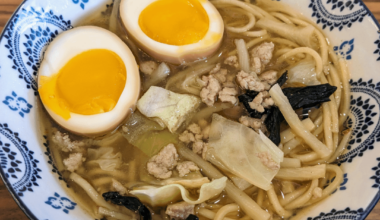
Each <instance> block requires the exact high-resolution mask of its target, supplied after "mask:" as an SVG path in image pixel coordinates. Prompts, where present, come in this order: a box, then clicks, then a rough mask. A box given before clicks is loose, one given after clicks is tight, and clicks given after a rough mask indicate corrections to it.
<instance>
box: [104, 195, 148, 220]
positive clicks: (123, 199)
mask: <svg viewBox="0 0 380 220" xmlns="http://www.w3.org/2000/svg"><path fill="white" fill-rule="evenodd" d="M103 198H104V199H105V200H106V201H111V202H112V203H113V204H115V205H119V206H124V207H126V208H127V209H129V210H132V211H134V212H135V211H137V212H138V213H139V214H140V219H141V220H151V219H152V215H151V214H150V211H149V209H148V208H147V207H146V206H145V205H144V204H142V202H140V200H139V199H138V198H135V197H131V196H122V195H120V194H119V193H118V192H107V193H103Z"/></svg>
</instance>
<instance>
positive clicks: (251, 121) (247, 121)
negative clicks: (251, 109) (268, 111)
mask: <svg viewBox="0 0 380 220" xmlns="http://www.w3.org/2000/svg"><path fill="white" fill-rule="evenodd" d="M239 122H240V123H241V124H243V125H245V126H247V127H250V128H253V130H255V131H256V132H258V131H259V130H260V128H261V126H262V125H263V121H262V120H261V119H258V118H251V117H248V116H241V117H240V118H239Z"/></svg>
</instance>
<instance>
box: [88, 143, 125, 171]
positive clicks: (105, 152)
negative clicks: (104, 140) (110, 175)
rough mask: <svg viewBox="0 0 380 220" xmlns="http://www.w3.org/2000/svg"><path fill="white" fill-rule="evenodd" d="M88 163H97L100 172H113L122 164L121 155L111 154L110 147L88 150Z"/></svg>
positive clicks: (111, 149)
mask: <svg viewBox="0 0 380 220" xmlns="http://www.w3.org/2000/svg"><path fill="white" fill-rule="evenodd" d="M87 154H88V161H94V162H97V163H98V164H99V166H100V168H101V169H102V170H107V171H113V170H115V169H118V168H119V167H120V165H121V164H122V163H123V161H122V158H121V153H120V152H118V153H116V154H115V153H113V148H112V147H100V148H98V149H92V148H89V149H88V150H87Z"/></svg>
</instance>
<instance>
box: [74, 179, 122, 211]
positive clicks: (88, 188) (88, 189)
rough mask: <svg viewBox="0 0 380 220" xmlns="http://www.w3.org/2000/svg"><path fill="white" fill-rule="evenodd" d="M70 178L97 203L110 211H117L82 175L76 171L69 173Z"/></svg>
mask: <svg viewBox="0 0 380 220" xmlns="http://www.w3.org/2000/svg"><path fill="white" fill-rule="evenodd" d="M70 179H72V180H73V181H74V182H75V183H77V184H78V185H79V186H81V187H82V188H83V190H84V191H86V193H87V195H89V196H90V198H91V199H92V200H93V201H94V202H95V203H96V204H97V205H98V206H102V207H105V208H107V209H109V210H112V211H117V209H116V208H115V207H114V206H112V205H110V204H109V203H107V202H106V201H105V200H104V199H103V198H102V197H101V196H100V195H99V194H98V193H97V192H96V190H95V189H94V188H93V187H92V186H91V185H90V184H89V183H88V182H87V181H86V180H84V179H83V178H82V177H80V176H79V175H78V174H76V173H71V175H70Z"/></svg>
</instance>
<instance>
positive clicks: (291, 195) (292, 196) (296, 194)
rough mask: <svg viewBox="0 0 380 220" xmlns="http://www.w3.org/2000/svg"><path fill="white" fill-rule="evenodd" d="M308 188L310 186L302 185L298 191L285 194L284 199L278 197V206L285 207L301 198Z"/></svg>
mask: <svg viewBox="0 0 380 220" xmlns="http://www.w3.org/2000/svg"><path fill="white" fill-rule="evenodd" d="M309 186H310V184H307V185H303V186H301V187H299V188H298V189H296V190H294V191H293V192H291V193H288V194H286V195H285V196H284V197H280V196H279V198H278V200H279V201H280V204H281V205H282V206H286V205H287V204H289V203H290V202H292V201H293V200H295V199H296V198H298V197H299V196H301V195H302V194H303V193H305V192H306V190H307V189H308V188H309Z"/></svg>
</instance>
